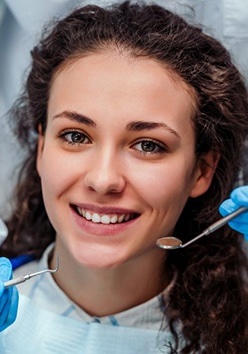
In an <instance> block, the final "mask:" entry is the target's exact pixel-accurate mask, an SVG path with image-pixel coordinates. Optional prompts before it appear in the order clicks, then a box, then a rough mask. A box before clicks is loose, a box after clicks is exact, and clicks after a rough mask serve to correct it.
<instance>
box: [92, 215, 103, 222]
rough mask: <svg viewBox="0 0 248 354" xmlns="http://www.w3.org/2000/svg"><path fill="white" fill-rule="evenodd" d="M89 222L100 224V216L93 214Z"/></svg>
mask: <svg viewBox="0 0 248 354" xmlns="http://www.w3.org/2000/svg"><path fill="white" fill-rule="evenodd" d="M91 220H92V221H93V222H95V223H99V222H101V217H100V215H98V214H96V213H94V214H93V215H92V218H91Z"/></svg>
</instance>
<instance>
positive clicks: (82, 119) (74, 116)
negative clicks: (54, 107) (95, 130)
mask: <svg viewBox="0 0 248 354" xmlns="http://www.w3.org/2000/svg"><path fill="white" fill-rule="evenodd" d="M55 118H68V119H70V120H72V121H74V122H78V123H82V124H86V125H88V126H91V127H96V123H95V122H94V121H93V120H92V119H90V118H88V117H86V116H85V115H83V114H79V113H77V112H71V111H63V112H61V113H58V114H56V115H55V116H54V117H53V119H55Z"/></svg>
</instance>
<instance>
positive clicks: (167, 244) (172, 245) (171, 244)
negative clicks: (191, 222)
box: [156, 207, 248, 250]
mask: <svg viewBox="0 0 248 354" xmlns="http://www.w3.org/2000/svg"><path fill="white" fill-rule="evenodd" d="M247 210H248V207H242V208H239V209H237V210H235V211H234V212H233V213H231V214H229V215H227V216H226V217H224V218H221V219H219V220H217V221H216V222H214V223H213V224H212V225H210V226H209V227H208V228H206V229H205V230H204V231H203V232H202V233H201V234H200V235H198V236H196V237H194V238H193V239H192V240H190V241H188V242H186V243H182V241H181V240H180V239H179V238H176V237H173V236H167V237H162V238H159V239H158V240H157V242H156V245H157V246H158V247H160V248H162V249H165V250H175V249H178V248H184V247H187V246H189V245H191V244H192V243H193V242H195V241H197V240H199V239H200V238H202V237H203V236H207V235H209V234H211V233H213V232H214V231H216V230H218V229H219V228H221V227H222V226H224V225H225V224H227V223H228V222H229V221H231V220H232V219H234V218H236V217H237V216H238V215H240V214H242V213H244V212H245V211H247Z"/></svg>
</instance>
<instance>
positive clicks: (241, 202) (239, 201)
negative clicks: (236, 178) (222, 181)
mask: <svg viewBox="0 0 248 354" xmlns="http://www.w3.org/2000/svg"><path fill="white" fill-rule="evenodd" d="M231 199H232V200H233V202H234V203H235V204H236V205H237V206H248V186H242V187H238V188H236V189H234V190H233V191H232V193H231Z"/></svg>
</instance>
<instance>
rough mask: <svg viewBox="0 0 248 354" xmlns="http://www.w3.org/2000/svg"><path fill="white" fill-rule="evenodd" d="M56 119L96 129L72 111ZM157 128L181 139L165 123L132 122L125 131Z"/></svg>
mask: <svg viewBox="0 0 248 354" xmlns="http://www.w3.org/2000/svg"><path fill="white" fill-rule="evenodd" d="M56 118H68V119H70V120H72V121H75V122H78V123H82V124H85V125H88V126H91V127H96V123H95V122H94V121H93V120H92V119H91V118H88V117H86V116H85V115H83V114H81V113H77V112H72V111H63V112H61V113H58V114H56V115H55V116H54V117H53V119H56ZM158 128H163V129H166V130H167V131H169V132H170V133H172V134H174V135H175V136H176V137H177V138H179V139H181V137H180V135H179V134H178V133H177V132H176V131H175V130H174V129H172V128H171V127H170V126H168V125H167V124H165V123H158V122H147V121H133V122H130V123H128V125H127V127H126V129H127V130H128V131H133V132H140V131H143V130H155V129H158Z"/></svg>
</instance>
